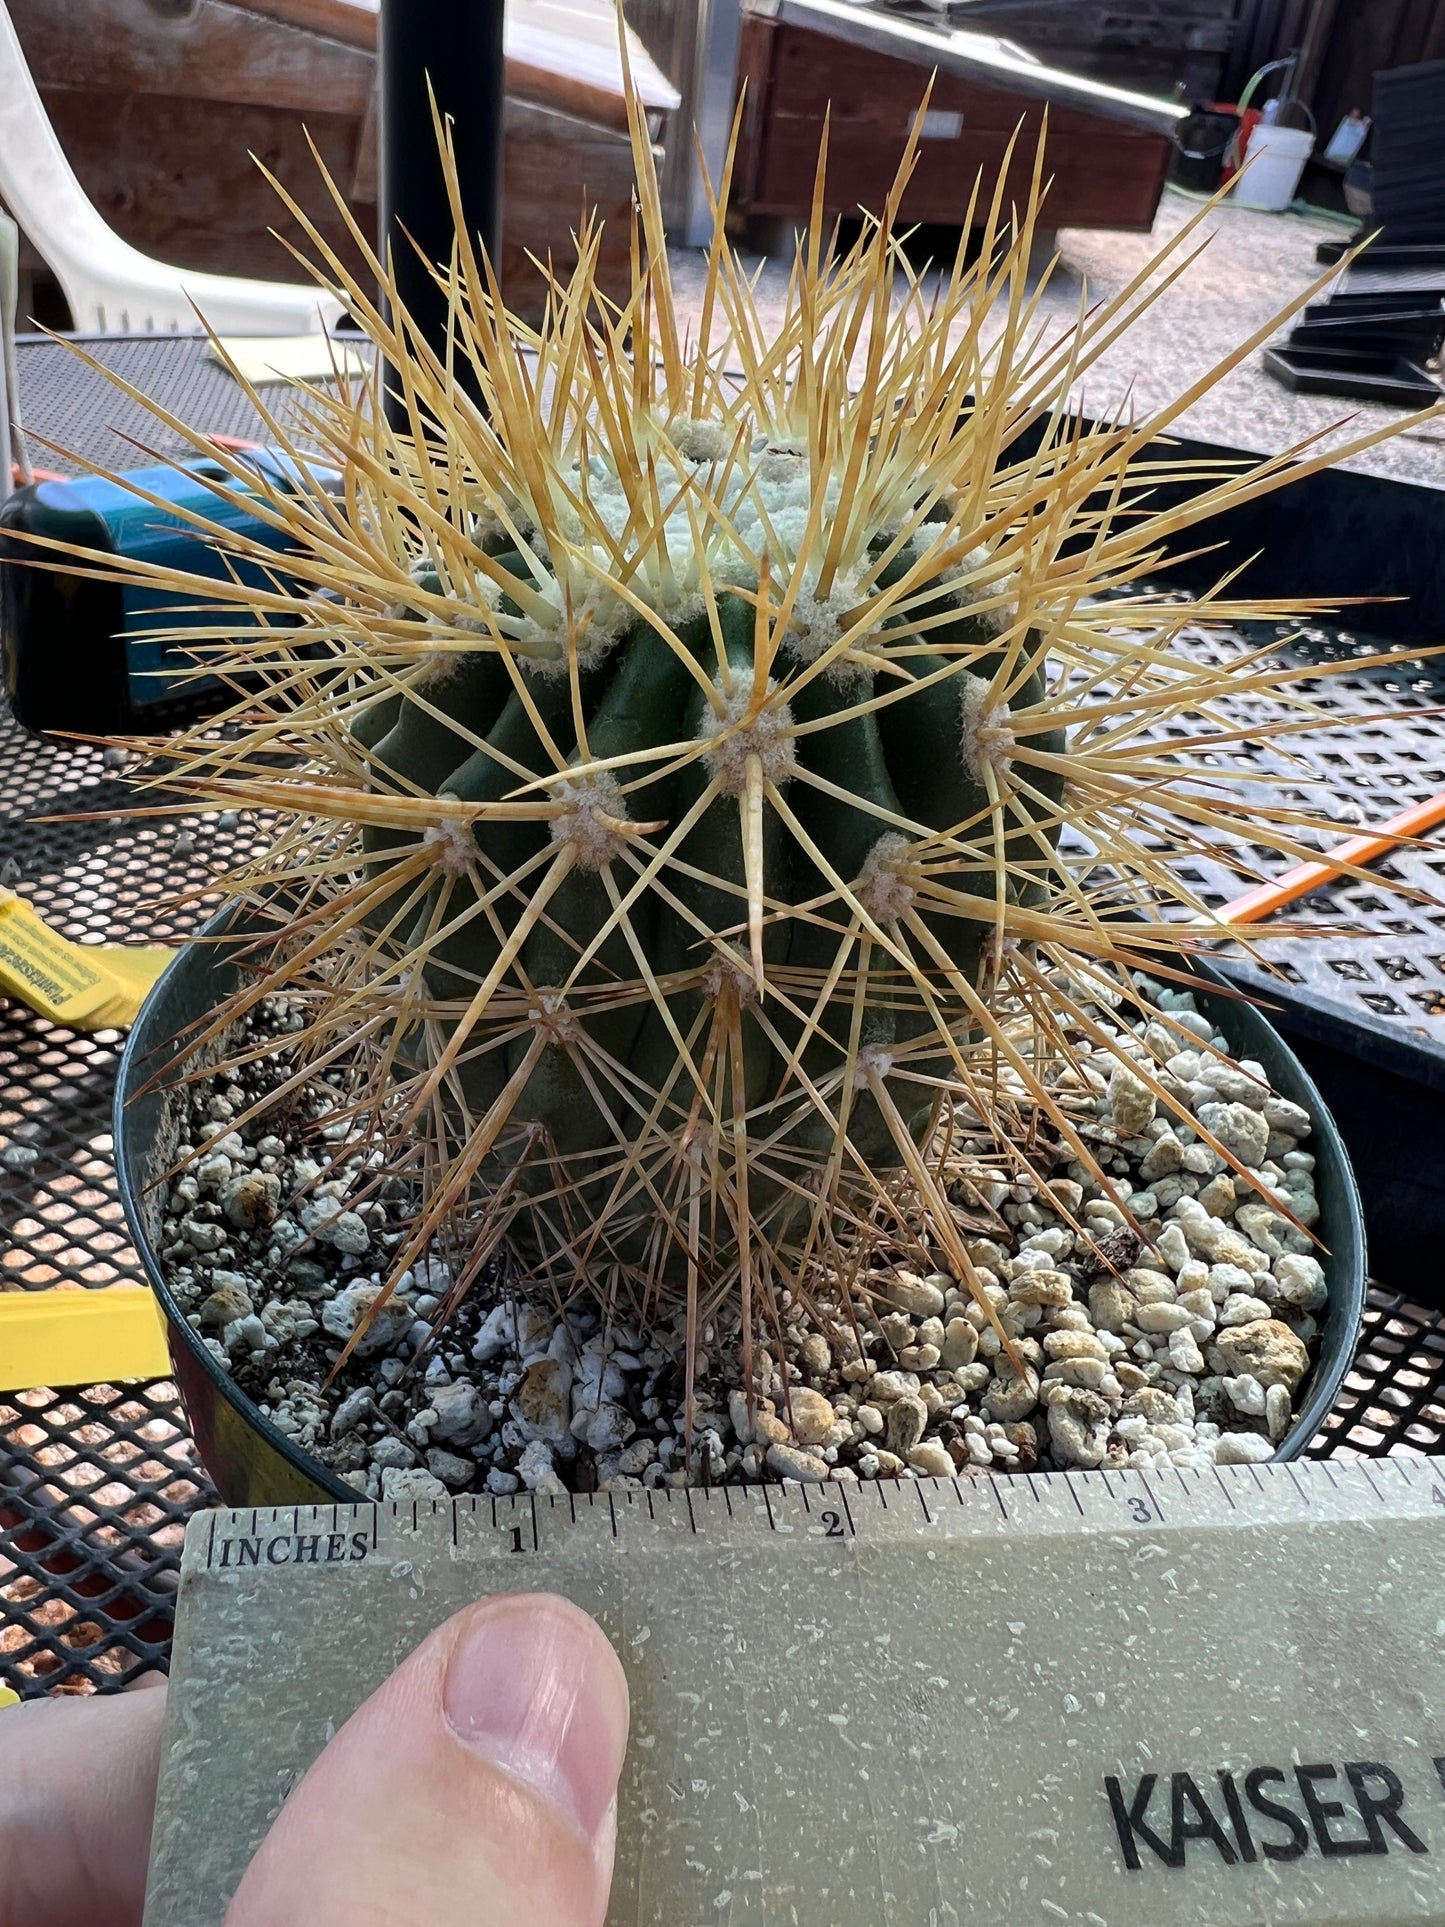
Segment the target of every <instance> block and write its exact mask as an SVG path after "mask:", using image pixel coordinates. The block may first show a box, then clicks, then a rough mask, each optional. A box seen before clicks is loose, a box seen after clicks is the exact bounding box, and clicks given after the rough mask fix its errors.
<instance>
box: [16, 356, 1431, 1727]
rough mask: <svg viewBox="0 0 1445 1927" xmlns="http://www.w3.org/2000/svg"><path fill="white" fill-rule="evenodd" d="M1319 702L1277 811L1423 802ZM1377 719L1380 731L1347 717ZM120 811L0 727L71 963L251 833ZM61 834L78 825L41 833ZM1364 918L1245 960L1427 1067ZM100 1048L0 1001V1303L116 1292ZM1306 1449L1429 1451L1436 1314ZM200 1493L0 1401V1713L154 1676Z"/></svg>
mask: <svg viewBox="0 0 1445 1927" xmlns="http://www.w3.org/2000/svg"><path fill="white" fill-rule="evenodd" d="M93 349H94V352H95V353H97V355H100V356H102V357H103V358H104V359H105V360H106V361H107V362H109V363H110V364H111V365H115V366H118V367H119V368H120V369H121V370H122V371H123V372H124V373H125V374H126V376H127V378H128V379H133V380H135V381H136V382H137V384H138V385H142V386H145V387H146V388H147V389H148V390H149V392H151V393H153V394H156V395H158V396H160V397H161V398H162V399H164V400H166V401H167V402H168V403H169V402H174V403H177V404H179V406H180V409H181V412H183V413H185V414H186V416H187V417H188V418H189V419H192V420H198V421H203V422H205V424H206V425H207V427H209V428H211V429H213V430H214V431H216V432H225V433H231V434H247V433H254V432H256V430H257V426H258V425H257V424H256V423H255V421H254V419H253V418H251V417H250V415H249V411H248V410H246V409H245V408H244V405H242V406H241V407H239V408H238V406H237V404H238V402H242V399H243V398H241V397H239V396H238V393H237V391H236V390H235V388H234V386H233V385H232V384H231V383H230V382H229V380H228V378H227V377H225V376H224V375H223V374H221V372H220V371H219V370H217V369H214V368H212V367H211V366H210V365H209V364H207V363H205V361H204V351H203V348H202V346H201V344H198V343H194V342H187V341H175V340H173V339H172V340H166V341H146V340H142V341H138V342H137V341H123V342H112V343H103V342H102V343H96V344H93ZM63 353H64V351H63V350H61V349H58V348H54V347H52V346H51V345H50V344H48V343H47V344H26V345H25V347H23V349H22V355H21V382H22V391H21V393H22V406H23V407H25V408H26V410H27V412H28V414H29V418H30V419H31V420H32V421H38V420H41V419H44V420H46V421H47V422H48V423H50V424H51V425H52V432H53V434H54V437H55V439H57V440H64V439H68V440H69V441H70V443H71V445H72V446H79V447H81V448H83V449H84V450H85V451H86V452H87V453H89V454H90V455H91V456H93V457H94V458H95V459H98V460H102V461H107V462H112V463H115V464H116V465H126V464H127V463H128V462H130V461H131V460H132V459H133V449H132V450H131V452H130V453H123V452H122V451H124V450H125V449H127V448H129V446H130V445H129V444H127V443H125V442H124V440H123V439H122V440H117V435H119V436H120V437H122V438H123V437H124V436H126V435H130V436H134V437H137V438H138V439H141V440H143V441H146V442H147V443H148V444H149V445H150V446H151V447H152V448H157V449H159V450H160V451H161V452H166V451H165V450H164V448H163V446H162V444H161V442H160V441H158V439H157V437H156V435H155V433H154V429H153V425H148V424H147V421H146V418H145V417H144V415H143V413H142V412H141V411H140V410H139V409H137V408H134V406H133V405H132V404H129V403H125V402H122V401H119V400H118V399H117V398H116V396H115V394H114V391H112V390H108V389H106V388H105V387H104V386H103V384H102V383H101V382H100V380H99V378H98V377H96V376H93V375H89V374H87V373H86V371H84V370H83V369H82V370H77V367H76V365H75V364H74V363H73V361H69V360H67V361H65V362H61V361H59V360H55V359H54V358H55V357H58V356H61V355H63ZM47 384H49V386H47ZM52 387H53V388H54V389H56V390H57V391H58V392H56V393H51V392H50V389H51V388H52ZM47 460H50V458H47ZM50 465H51V466H56V467H60V466H63V464H61V463H60V462H57V461H53V460H50ZM1201 646H1205V647H1208V646H1210V645H1209V644H1208V643H1207V642H1206V643H1204V644H1203V645H1201ZM1351 646H1352V645H1351V644H1350V643H1349V642H1341V641H1340V640H1338V639H1337V638H1331V637H1330V636H1328V635H1325V634H1324V633H1323V632H1322V633H1321V634H1320V635H1319V636H1317V637H1314V638H1309V637H1307V638H1305V639H1304V641H1303V643H1302V644H1300V645H1298V649H1300V650H1302V651H1303V652H1304V653H1305V655H1306V657H1307V656H1308V654H1309V651H1310V650H1312V649H1313V650H1317V651H1320V652H1328V651H1329V650H1331V649H1338V648H1346V649H1348V648H1350V647H1351ZM1319 693H1320V694H1321V695H1322V697H1323V699H1324V700H1325V701H1327V702H1328V703H1329V704H1330V705H1331V706H1332V707H1333V709H1334V712H1335V714H1336V715H1337V717H1338V726H1337V728H1333V729H1332V730H1331V731H1329V732H1328V733H1327V734H1326V735H1324V736H1321V737H1318V738H1314V739H1312V740H1311V744H1310V747H1309V752H1308V758H1307V760H1306V761H1304V762H1302V763H1300V764H1298V765H1289V766H1288V768H1287V770H1286V773H1287V774H1289V775H1290V777H1291V780H1293V781H1297V782H1298V784H1299V786H1300V792H1301V796H1302V797H1307V796H1308V795H1309V787H1308V784H1309V780H1310V779H1311V777H1318V776H1321V775H1324V776H1328V777H1330V778H1331V779H1332V782H1333V788H1332V790H1331V792H1330V797H1329V798H1328V799H1326V798H1322V799H1317V801H1318V802H1320V803H1324V804H1325V813H1326V814H1329V813H1331V809H1333V813H1334V814H1336V815H1337V816H1338V817H1339V820H1340V823H1341V831H1342V833H1346V834H1347V833H1348V830H1349V828H1352V827H1353V826H1354V825H1355V824H1356V823H1357V822H1359V821H1378V820H1380V819H1381V818H1383V817H1385V816H1388V815H1391V814H1393V813H1394V812H1395V811H1396V810H1398V809H1400V808H1402V807H1403V806H1404V804H1405V803H1406V802H1408V801H1411V800H1414V799H1415V798H1416V797H1417V796H1419V795H1423V794H1426V793H1428V791H1429V789H1430V788H1432V787H1434V786H1435V785H1436V784H1437V783H1438V782H1439V780H1440V778H1439V775H1438V772H1440V771H1441V770H1442V769H1445V753H1442V750H1445V742H1442V737H1445V732H1442V730H1441V727H1440V722H1439V719H1438V717H1437V716H1436V714H1435V709H1436V705H1437V704H1438V703H1439V701H1440V697H1439V694H1438V692H1437V691H1436V690H1435V689H1434V688H1433V686H1432V685H1431V683H1430V679H1429V676H1428V674H1427V673H1426V672H1425V671H1424V669H1423V668H1422V667H1421V666H1420V665H1418V664H1415V663H1413V662H1412V661H1411V659H1409V658H1407V657H1402V658H1401V661H1400V664H1399V667H1398V669H1392V670H1391V671H1390V672H1388V673H1383V674H1382V673H1378V672H1377V673H1375V674H1372V675H1369V676H1353V677H1350V678H1348V679H1346V680H1344V681H1342V682H1339V683H1336V684H1334V685H1332V686H1330V687H1329V688H1328V689H1326V690H1323V691H1321V692H1319ZM1386 705H1389V706H1391V707H1393V708H1395V709H1396V710H1402V711H1404V712H1405V713H1404V714H1402V715H1399V716H1397V717H1396V719H1395V720H1392V721H1391V722H1389V723H1381V722H1378V721H1375V720H1373V718H1374V717H1375V716H1376V715H1377V713H1378V712H1379V710H1380V709H1381V708H1382V707H1384V706H1386ZM1252 753H1253V754H1254V756H1255V759H1256V762H1257V764H1258V766H1259V769H1260V772H1261V775H1263V774H1265V773H1267V772H1269V771H1271V770H1275V769H1280V768H1284V767H1285V766H1284V765H1282V764H1281V763H1280V760H1279V759H1280V751H1279V749H1278V747H1277V746H1271V745H1269V744H1268V743H1266V742H1264V741H1263V740H1261V741H1259V742H1257V743H1256V744H1255V745H1254V746H1253V750H1252ZM1330 799H1333V800H1332V802H1331V800H1330ZM127 806H128V796H127V793H126V791H125V789H124V787H123V785H122V784H121V783H120V782H119V781H118V780H117V779H116V777H115V776H114V775H113V774H112V773H111V772H110V771H109V770H107V768H106V766H105V763H104V760H103V758H102V755H101V753H100V751H98V750H95V749H91V748H87V747H82V746H71V745H62V744H57V743H47V742H40V741H38V740H37V739H35V738H33V737H28V736H26V735H25V734H24V733H23V732H22V731H20V730H19V729H18V728H17V727H16V725H15V724H14V723H13V721H11V720H10V719H9V718H8V717H7V716H4V715H3V714H0V881H3V882H6V883H9V884H11V885H12V886H14V887H17V888H19V889H21V890H22V891H23V892H24V894H25V895H26V896H27V897H29V898H30V900H31V901H32V902H34V904H35V905H36V907H37V908H38V909H39V910H40V912H41V914H42V915H43V916H45V917H46V918H47V920H48V921H50V922H51V923H52V924H53V925H54V926H55V927H56V928H57V929H59V930H60V931H62V932H63V934H65V935H66V936H69V937H72V938H75V939H77V940H79V941H82V942H83V941H87V940H89V941H99V940H101V939H102V938H124V939H127V940H130V941H136V942H147V941H148V942H165V941H176V940H179V939H180V938H182V937H183V936H184V935H185V934H186V932H187V931H188V930H189V929H190V928H192V927H193V926H194V925H195V924H196V923H197V922H198V921H199V920H200V919H201V917H202V916H203V914H204V911H205V908H206V905H207V904H208V902H209V901H211V900H212V899H211V896H210V891H209V886H210V884H211V881H212V879H213V878H214V877H215V875H216V874H217V872H218V871H219V870H221V869H223V868H224V867H226V866H227V865H228V864H229V863H230V862H232V861H234V860H235V859H236V858H237V857H238V856H239V855H240V853H241V852H242V850H248V849H250V848H253V847H254V846H255V844H256V842H257V841H258V840H259V839H260V838H262V837H263V836H264V834H265V826H264V824H260V823H255V822H248V821H247V820H246V819H245V818H243V819H242V821H241V823H240V825H239V827H238V828H237V829H234V830H227V831H223V830H222V829H221V828H220V827H219V826H218V822H217V819H216V817H215V816H206V817H201V816H187V817H183V818H167V819H164V820H162V821H159V822H157V821H145V820H141V819H132V818H129V817H128V816H126V815H125V814H124V812H125V810H126V808H127ZM75 812H84V813H85V815H84V820H81V821H68V822H63V823H56V822H47V821H42V820H41V819H44V818H47V817H52V816H55V815H62V814H71V813H75ZM1266 867H1273V866H1266ZM1384 867H1385V866H1381V868H1384ZM1389 867H1390V868H1391V869H1394V870H1396V871H1397V872H1398V873H1399V874H1400V875H1402V876H1404V877H1406V878H1408V879H1409V880H1411V881H1415V882H1418V883H1419V884H1421V885H1422V886H1423V887H1424V888H1426V889H1427V890H1428V891H1429V893H1430V894H1431V895H1432V896H1435V895H1438V894H1439V888H1440V881H1441V876H1442V874H1445V852H1439V851H1428V850H1427V851H1424V852H1411V853H1409V854H1407V855H1404V856H1401V857H1398V858H1392V859H1391V860H1390V865H1389ZM1191 880H1192V881H1194V882H1195V883H1196V886H1197V887H1198V888H1199V889H1200V890H1201V891H1202V892H1204V893H1205V894H1206V895H1211V896H1217V895H1219V894H1220V893H1221V892H1222V891H1223V889H1224V887H1225V886H1224V883H1223V877H1222V872H1221V873H1219V874H1211V872H1210V868H1209V866H1207V865H1200V866H1199V867H1198V869H1197V871H1196V874H1195V875H1194V876H1193V877H1192V879H1191ZM1376 896H1377V893H1376V892H1375V891H1374V890H1373V889H1372V888H1371V886H1367V885H1362V884H1352V885H1347V886H1344V887H1343V888H1341V889H1339V890H1336V891H1333V892H1329V893H1324V894H1322V895H1321V896H1320V897H1318V898H1316V899H1314V900H1312V901H1311V902H1310V903H1309V904H1308V905H1306V906H1301V909H1300V913H1299V914H1300V915H1302V916H1303V917H1306V918H1308V919H1309V920H1311V921H1318V922H1325V921H1328V920H1330V919H1336V920H1337V919H1339V918H1340V917H1341V916H1344V917H1349V916H1351V915H1359V916H1361V917H1366V916H1367V917H1369V918H1370V919H1371V920H1372V921H1378V922H1379V923H1380V925H1381V927H1382V929H1383V932H1384V934H1383V936H1382V938H1381V939H1380V940H1378V941H1376V942H1375V943H1373V944H1371V945H1368V946H1359V945H1346V944H1344V943H1339V944H1335V943H1332V942H1323V943H1318V944H1303V943H1300V942H1299V941H1298V940H1295V941H1293V942H1291V943H1287V944H1285V945H1283V946H1276V945H1275V944H1273V943H1271V945H1270V946H1269V950H1270V952H1271V954H1276V955H1278V957H1279V958H1280V961H1281V967H1282V968H1284V969H1285V970H1286V973H1287V974H1288V972H1290V971H1293V972H1297V973H1298V974H1299V978H1300V980H1301V981H1305V980H1307V981H1308V983H1309V984H1310V985H1312V986H1317V988H1318V992H1319V994H1320V995H1321V996H1323V997H1327V998H1329V999H1332V1000H1333V1001H1334V1002H1335V1003H1336V1004H1337V1005H1338V1006H1339V1008H1340V1009H1341V1011H1342V1012H1344V1013H1345V1014H1347V1015H1354V1016H1357V1017H1358V1016H1368V1017H1369V1018H1370V1020H1371V1021H1374V1022H1381V1023H1384V1024H1386V1025H1390V1026H1400V1027H1402V1029H1403V1031H1404V1032H1405V1033H1406V1034H1408V1035H1410V1036H1411V1037H1412V1039H1413V1040H1414V1041H1415V1042H1417V1043H1420V1044H1422V1045H1423V1046H1424V1047H1426V1048H1430V1049H1435V1050H1441V1051H1445V909H1439V908H1435V907H1432V906H1429V905H1421V904H1418V903H1403V904H1402V903H1399V902H1397V901H1396V900H1393V899H1391V900H1386V899H1383V898H1380V899H1379V900H1378V901H1372V900H1371V899H1372V898H1374V897H1376ZM120 1041H121V1040H120V1038H119V1037H118V1036H117V1035H114V1034H105V1033H101V1034H98V1035H93V1036H77V1035H75V1034H73V1033H71V1032H67V1031H64V1030H60V1029H57V1028H55V1027H54V1026H51V1025H48V1024H46V1023H44V1022H43V1021H42V1020H41V1019H40V1018H38V1017H35V1016H33V1015H32V1014H31V1013H30V1012H28V1011H26V1010H24V1009H21V1008H19V1007H17V1006H15V1005H7V1004H5V1003H4V1002H3V1001H0V1141H4V1140H7V1139H8V1140H11V1141H14V1142H20V1143H25V1144H29V1145H31V1146H33V1147H34V1149H35V1150H36V1152H37V1153H38V1156H37V1159H36V1162H35V1165H34V1168H33V1169H32V1170H30V1171H28V1172H26V1173H24V1174H23V1175H22V1174H19V1173H16V1172H12V1171H10V1170H8V1169H6V1168H5V1167H4V1166H3V1165H0V1290H11V1291H15V1290H22V1291H24V1290H40V1289H44V1288H46V1287H48V1286H55V1285H59V1286H62V1287H69V1288H77V1289H84V1288H87V1287H96V1286H102V1285H108V1284H114V1283H117V1282H122V1281H135V1282H139V1281H140V1277H141V1274H140V1268H139V1265H138V1262H137V1260H136V1258H135V1254H134V1253H133V1251H132V1250H131V1249H130V1246H129V1244H128V1241H127V1238H126V1234H125V1229H124V1224H123V1220H122V1216H121V1209H120V1201H119V1197H118V1195H117V1191H116V1182H115V1173H114V1168H113V1162H112V1155H111V1137H110V1099H111V1091H112V1087H113V1082H114V1075H115V1067H116V1060H117V1054H118V1050H119V1045H120ZM1311 1450H1312V1452H1313V1453H1315V1454H1316V1455H1321V1456H1322V1455H1326V1454H1331V1453H1362V1454H1368V1455H1383V1454H1386V1453H1409V1454H1423V1453H1434V1452H1440V1451H1445V1320H1442V1318H1441V1316H1440V1315H1439V1314H1438V1313H1437V1312H1436V1311H1434V1310H1431V1309H1428V1308H1426V1307H1424V1306H1422V1305H1419V1304H1416V1303H1413V1302H1411V1301H1410V1300H1409V1299H1406V1298H1403V1297H1400V1296H1398V1295H1392V1294H1390V1293H1388V1292H1385V1291H1383V1290H1379V1289H1376V1290H1374V1291H1372V1293H1371V1296H1370V1303H1369V1310H1368V1313H1367V1317H1366V1324H1365V1331H1364V1334H1363V1337H1362V1341H1361V1345H1360V1348H1359V1351H1358V1354H1357V1357H1356V1359H1355V1362H1354V1366H1353V1369H1352V1370H1351V1372H1350V1373H1349V1375H1348V1377H1347V1379H1346V1381H1345V1385H1344V1388H1343V1390H1342V1393H1341V1397H1340V1400H1339V1403H1338V1405H1337V1407H1336V1409H1335V1411H1334V1413H1333V1414H1332V1416H1331V1418H1330V1421H1329V1423H1328V1425H1327V1427H1326V1429H1325V1430H1324V1431H1323V1432H1322V1433H1321V1434H1320V1436H1319V1437H1318V1438H1317V1439H1316V1440H1315V1441H1314V1443H1313V1445H1312V1447H1311ZM212 1496H213V1495H212V1492H211V1489H210V1487H209V1485H208V1483H207V1480H206V1478H205V1474H204V1473H203V1472H202V1471H201V1469H200V1467H199V1466H198V1464H197V1462H196V1460H195V1456H194V1450H193V1447H192V1444H191V1440H190V1438H189V1435H188V1433H187V1431H186V1427H185V1421H184V1418H183V1416H182V1414H181V1412H180V1410H179V1407H178V1405H177V1403H176V1400H175V1392H174V1387H173V1386H171V1385H170V1384H169V1383H167V1382H165V1381H158V1382H155V1383H151V1384H130V1385H124V1386H91V1387H88V1388H85V1389H84V1390H80V1391H63V1392H55V1391H44V1390H41V1391H35V1392H27V1393H22V1394H8V1395H7V1394H0V1679H3V1680H4V1681H5V1682H6V1683H8V1684H13V1685H15V1686H16V1688H17V1689H18V1690H19V1691H20V1692H22V1693H36V1692H46V1691H49V1692H85V1691H92V1690H101V1691H106V1690H111V1689H114V1688H116V1687H118V1686H119V1685H121V1684H122V1683H123V1682H124V1680H125V1679H126V1678H127V1677H128V1676H130V1675H131V1674H133V1673H135V1672H136V1671H137V1670H142V1669H145V1668H148V1667H155V1666H163V1665H164V1664H165V1662H166V1656H167V1651H168V1641H169V1636H170V1627H171V1605H170V1602H171V1597H172V1594H173V1592H174V1588H175V1582H176V1572H177V1568H178V1559H179V1546H180V1539H181V1534H182V1530H183V1525H184V1520H185V1517H186V1515H187V1513H188V1512H189V1511H190V1510H191V1509H192V1508H194V1507H195V1506H198V1505H204V1504H206V1503H208V1502H209V1501H210V1500H211V1498H212Z"/></svg>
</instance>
